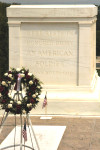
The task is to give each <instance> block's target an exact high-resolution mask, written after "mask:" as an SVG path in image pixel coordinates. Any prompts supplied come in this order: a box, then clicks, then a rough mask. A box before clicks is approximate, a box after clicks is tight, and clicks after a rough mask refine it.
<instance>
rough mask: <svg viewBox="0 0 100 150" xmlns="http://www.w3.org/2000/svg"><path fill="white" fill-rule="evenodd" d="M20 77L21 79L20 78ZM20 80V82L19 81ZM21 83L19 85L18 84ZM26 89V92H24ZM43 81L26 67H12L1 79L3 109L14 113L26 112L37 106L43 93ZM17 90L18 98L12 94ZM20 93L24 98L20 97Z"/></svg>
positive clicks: (0, 91) (0, 98) (0, 97)
mask: <svg viewBox="0 0 100 150" xmlns="http://www.w3.org/2000/svg"><path fill="white" fill-rule="evenodd" d="M18 79H20V80H18ZM19 81H20V83H18V82H19ZM17 84H19V87H18V85H17ZM23 89H24V91H25V94H24V95H23V94H22V90H23ZM41 89H42V87H41V82H40V81H39V79H37V78H36V77H35V76H34V75H33V74H32V73H30V72H29V70H27V69H25V68H21V69H19V68H17V69H15V68H12V69H11V71H8V72H7V73H5V74H4V76H3V79H2V80H1V81H0V104H1V107H2V109H5V111H6V112H11V113H13V114H26V113H29V112H30V111H31V110H32V108H35V107H36V105H37V103H38V102H39V101H38V100H39V95H40V94H41ZM12 91H15V93H16V95H17V94H18V95H17V96H18V97H17V99H15V98H14V95H13V96H12ZM20 94H21V95H22V98H20Z"/></svg>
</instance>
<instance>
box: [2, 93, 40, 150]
mask: <svg viewBox="0 0 100 150" xmlns="http://www.w3.org/2000/svg"><path fill="white" fill-rule="evenodd" d="M16 96H17V98H18V100H19V99H20V97H21V98H23V96H22V94H21V93H19V92H18V91H17V93H15V94H14V97H13V98H15V97H16ZM8 115H9V113H8V112H4V114H3V118H2V121H1V125H0V133H1V131H2V129H3V125H4V123H5V121H6V119H7V117H8ZM14 116H15V133H14V144H13V145H9V146H6V147H3V148H1V149H0V150H6V149H8V148H12V147H14V150H16V147H20V150H23V147H24V150H25V147H26V148H28V149H31V150H36V149H34V147H33V141H32V138H33V137H34V139H35V142H36V145H37V150H40V147H39V144H38V141H37V138H36V135H35V132H34V129H33V127H32V123H31V119H30V116H29V114H26V120H27V124H28V130H29V134H30V139H31V143H32V147H31V146H28V145H25V142H24V144H23V143H22V140H23V137H22V130H23V129H22V127H23V122H22V117H23V115H22V114H20V126H21V130H20V144H16V143H15V142H16V115H14ZM31 131H32V132H31Z"/></svg>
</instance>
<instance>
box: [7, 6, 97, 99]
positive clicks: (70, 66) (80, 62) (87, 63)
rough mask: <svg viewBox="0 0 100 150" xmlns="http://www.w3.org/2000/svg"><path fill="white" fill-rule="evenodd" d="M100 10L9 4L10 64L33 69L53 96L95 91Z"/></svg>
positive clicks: (65, 96)
mask: <svg viewBox="0 0 100 150" xmlns="http://www.w3.org/2000/svg"><path fill="white" fill-rule="evenodd" d="M96 15H97V7H96V6H95V5H12V6H10V7H8V8H7V17H8V25H9V66H10V67H18V68H19V67H22V66H24V67H26V68H29V69H30V71H31V72H32V73H34V74H35V75H36V76H37V77H38V78H39V79H40V80H41V81H42V82H43V87H44V92H45V91H47V92H48V93H49V95H50V96H49V97H48V98H49V99H59V98H57V97H58V96H57V95H60V98H61V97H62V99H63V97H64V99H67V98H68V97H67V93H68V92H74V93H76V94H77V92H80V94H83V92H85V93H86V94H87V92H89V93H90V92H91V93H93V91H94V90H95V88H96V85H97V82H98V75H97V73H96ZM53 93H55V94H54V95H53ZM77 95H79V93H78V94H77ZM43 96H44V93H43V94H42V97H43ZM76 97H77V96H76ZM72 99H73V98H72Z"/></svg>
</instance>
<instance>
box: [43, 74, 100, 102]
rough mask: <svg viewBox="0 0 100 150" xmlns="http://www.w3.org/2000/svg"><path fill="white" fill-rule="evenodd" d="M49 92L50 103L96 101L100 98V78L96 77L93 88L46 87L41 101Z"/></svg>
mask: <svg viewBox="0 0 100 150" xmlns="http://www.w3.org/2000/svg"><path fill="white" fill-rule="evenodd" d="M46 91H47V98H48V101H49V100H50V101H58V100H61V101H62V102H64V101H70V100H74V101H75V100H79V101H82V100H83V101H96V100H99V98H100V94H99V92H100V77H98V75H97V74H95V75H94V79H93V81H92V84H91V86H82V87H81V86H79V87H78V86H76V87H64V86H63V87H61V86H60V87H59V86H58V87H57V86H52V87H50V86H45V87H44V89H43V92H42V94H41V97H40V99H43V98H44V96H45V93H46Z"/></svg>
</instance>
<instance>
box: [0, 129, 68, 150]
mask: <svg viewBox="0 0 100 150" xmlns="http://www.w3.org/2000/svg"><path fill="white" fill-rule="evenodd" d="M33 129H34V132H35V135H36V138H37V141H38V144H39V147H40V150H47V149H48V150H57V148H58V146H59V143H60V141H61V138H62V136H63V134H64V131H65V129H66V126H33ZM14 132H15V129H13V130H12V131H11V133H10V134H9V135H8V136H7V137H6V138H5V140H4V141H3V142H2V143H1V145H0V148H2V147H6V146H8V145H13V144H14ZM31 133H32V131H31ZM27 139H28V140H27V141H26V142H25V144H26V145H27V146H32V144H31V139H30V134H29V129H28V127H27ZM32 140H33V145H34V149H35V150H38V149H37V146H36V143H35V140H34V137H32ZM16 144H20V126H17V127H16ZM23 149H24V148H23ZM28 149H29V148H25V150H28ZM7 150H14V148H9V149H7ZM16 150H20V147H16Z"/></svg>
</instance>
